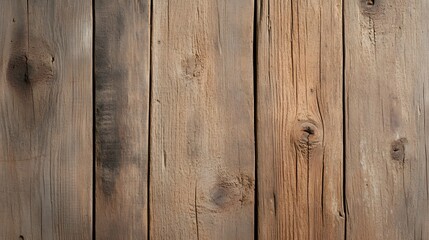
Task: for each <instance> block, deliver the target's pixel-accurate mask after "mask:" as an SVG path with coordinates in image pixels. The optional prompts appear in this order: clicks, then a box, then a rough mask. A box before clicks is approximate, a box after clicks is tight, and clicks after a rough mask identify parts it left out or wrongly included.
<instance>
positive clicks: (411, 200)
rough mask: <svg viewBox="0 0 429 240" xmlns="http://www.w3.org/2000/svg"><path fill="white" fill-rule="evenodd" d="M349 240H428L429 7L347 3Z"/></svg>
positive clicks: (398, 0) (380, 0)
mask: <svg viewBox="0 0 429 240" xmlns="http://www.w3.org/2000/svg"><path fill="white" fill-rule="evenodd" d="M345 3H346V4H345V15H344V16H345V38H346V42H345V43H346V62H345V64H346V91H347V94H346V97H347V99H346V103H347V105H346V106H347V115H346V119H347V120H346V121H347V124H346V126H347V131H346V136H347V137H346V138H347V140H346V142H347V149H346V184H347V185H346V191H347V206H348V214H347V239H428V238H429V208H428V194H429V193H428V192H429V187H428V166H427V161H428V155H427V149H428V147H429V129H428V126H429V115H428V113H427V112H429V95H428V94H429V87H428V85H429V83H428V78H429V74H428V73H429V72H428V67H427V64H428V60H429V54H428V53H429V52H428V47H429V46H428V42H429V31H428V30H429V29H428V23H427V16H428V12H429V3H428V1H415V0H412V1H403V0H394V1H387V0H374V1H364V0H362V1H360V0H354V1H345Z"/></svg>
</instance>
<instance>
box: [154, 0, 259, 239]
mask: <svg viewBox="0 0 429 240" xmlns="http://www.w3.org/2000/svg"><path fill="white" fill-rule="evenodd" d="M153 3H154V5H153V13H152V14H153V36H152V43H153V47H152V72H153V78H152V101H151V108H152V113H151V117H150V118H151V139H150V151H151V154H150V155H151V158H150V237H151V239H253V238H254V218H253V216H254V186H255V184H254V181H255V168H254V167H255V156H254V155H255V154H254V152H255V147H254V146H255V140H254V131H253V128H254V122H253V121H254V110H253V109H254V103H253V62H252V57H253V55H252V53H253V48H252V46H253V13H254V3H253V1H252V0H240V1H223V0H196V1H181V0H168V1H167V0H159V1H153ZM238 13H239V14H238Z"/></svg>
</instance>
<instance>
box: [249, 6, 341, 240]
mask: <svg viewBox="0 0 429 240" xmlns="http://www.w3.org/2000/svg"><path fill="white" fill-rule="evenodd" d="M257 5H258V6H257V7H258V9H257V29H258V31H257V37H258V38H257V40H258V43H257V45H258V61H257V72H258V76H257V150H258V158H257V159H258V165H257V170H258V177H257V179H258V200H259V201H258V219H259V221H258V230H259V231H258V233H259V239H343V238H344V210H343V201H342V199H343V193H342V190H343V180H342V177H343V171H342V169H343V167H342V166H343V140H342V138H343V135H342V134H343V131H342V124H343V120H342V118H343V117H342V116H343V115H342V113H343V112H342V2H341V0H327V1H326V0H308V1H298V0H288V1H283V0H258V4H257Z"/></svg>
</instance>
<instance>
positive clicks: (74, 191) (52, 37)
mask: <svg viewBox="0 0 429 240" xmlns="http://www.w3.org/2000/svg"><path fill="white" fill-rule="evenodd" d="M0 9H1V15H0V33H1V35H0V46H1V48H0V56H1V58H0V226H1V227H0V229H1V230H0V239H90V238H91V236H92V14H91V2H90V1H84V0H73V1H66V0H61V1H54V0H43V1H42V0H32V1H25V0H3V1H0Z"/></svg>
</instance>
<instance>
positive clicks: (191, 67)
mask: <svg viewBox="0 0 429 240" xmlns="http://www.w3.org/2000/svg"><path fill="white" fill-rule="evenodd" d="M182 68H183V73H184V75H185V78H186V79H188V80H191V79H199V78H200V77H201V75H202V73H203V71H204V62H203V58H202V56H201V55H200V54H194V55H192V56H190V57H187V58H185V59H183V60H182Z"/></svg>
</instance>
